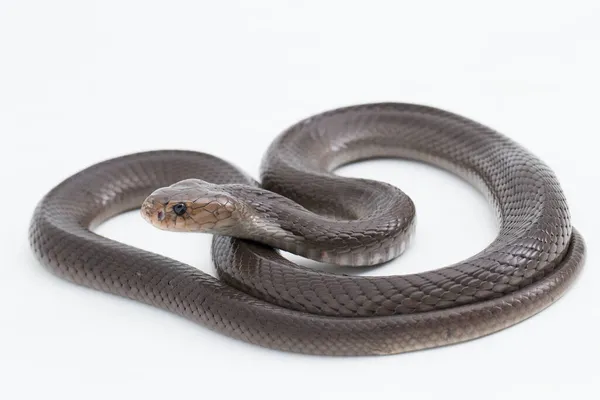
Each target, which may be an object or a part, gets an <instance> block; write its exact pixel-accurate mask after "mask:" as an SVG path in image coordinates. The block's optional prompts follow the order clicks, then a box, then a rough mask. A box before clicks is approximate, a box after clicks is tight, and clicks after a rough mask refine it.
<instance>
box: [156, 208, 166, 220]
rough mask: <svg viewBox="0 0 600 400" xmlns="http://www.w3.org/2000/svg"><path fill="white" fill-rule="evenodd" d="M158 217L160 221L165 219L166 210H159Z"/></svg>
mask: <svg viewBox="0 0 600 400" xmlns="http://www.w3.org/2000/svg"><path fill="white" fill-rule="evenodd" d="M157 218H158V220H159V221H162V220H163V219H165V212H164V211H162V210H161V211H159V212H158V215H157Z"/></svg>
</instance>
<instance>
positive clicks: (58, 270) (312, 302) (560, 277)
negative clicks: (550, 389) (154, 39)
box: [29, 103, 585, 355]
mask: <svg viewBox="0 0 600 400" xmlns="http://www.w3.org/2000/svg"><path fill="white" fill-rule="evenodd" d="M374 157H401V158H408V159H413V160H418V161H423V162H426V163H429V164H432V165H435V166H438V167H441V168H444V169H446V170H449V171H451V172H453V173H455V174H457V175H459V176H461V177H463V178H464V179H466V180H468V181H469V182H471V183H472V184H473V185H475V186H476V187H477V188H478V189H480V190H481V191H482V192H483V193H484V194H485V195H486V196H487V198H488V199H489V201H490V203H491V204H492V205H493V207H494V208H495V210H496V214H497V217H498V221H499V231H498V234H497V236H496V238H495V240H494V241H493V242H492V243H491V244H490V245H488V246H487V247H486V248H485V249H483V250H482V251H480V252H479V253H478V254H476V255H474V256H472V257H470V258H468V259H466V260H464V261H461V262H459V263H456V264H453V265H449V266H445V267H443V268H439V269H436V270H432V271H427V272H423V273H417V274H409V275H398V276H385V277H363V276H348V275H343V274H332V273H326V272H322V271H316V270H311V269H308V268H305V267H302V266H298V265H296V264H294V263H292V262H290V261H288V260H287V259H285V258H284V257H282V256H281V255H280V254H279V253H278V252H277V251H276V250H274V249H273V248H272V247H269V246H265V245H263V244H260V243H258V241H260V238H256V241H254V240H245V239H244V240H243V239H238V238H234V237H228V236H215V237H214V239H213V244H212V256H213V260H214V264H215V267H216V269H217V276H218V278H215V277H213V276H211V275H209V274H206V273H204V272H202V271H200V270H198V269H196V268H194V267H192V266H189V265H186V264H183V263H181V262H178V261H176V260H173V259H170V258H166V257H163V256H161V255H158V254H155V253H151V252H147V251H144V250H141V249H138V248H134V247H132V246H128V245H125V244H123V243H120V242H116V241H113V240H111V239H108V238H105V237H102V236H100V235H97V234H96V233H94V232H93V229H94V228H95V227H96V226H97V225H98V224H100V223H102V222H103V221H105V220H107V219H108V218H110V217H112V216H114V215H117V214H120V213H122V212H125V211H128V210H132V209H136V208H139V207H140V205H141V203H142V201H143V200H144V198H145V197H146V196H147V195H148V194H149V193H150V192H152V191H153V190H154V189H156V188H158V187H163V186H168V185H171V184H173V183H175V182H178V181H181V180H184V179H188V178H199V179H203V180H206V181H208V182H212V183H217V184H219V183H242V184H247V185H258V184H257V183H256V182H255V181H254V180H253V179H252V178H250V177H249V176H248V175H246V174H245V173H244V172H243V171H240V170H239V169H237V168H236V167H235V166H233V165H231V164H229V163H228V162H226V161H223V160H221V159H219V158H216V157H214V156H211V155H208V154H204V153H197V152H190V151H178V150H161V151H152V152H145V153H137V154H131V155H127V156H123V157H118V158H115V159H111V160H108V161H104V162H101V163H99V164H96V165H93V166H91V167H89V168H87V169H85V170H83V171H81V172H79V173H77V174H75V175H73V176H71V177H69V178H67V179H66V180H65V181H63V182H62V183H60V184H59V185H57V186H56V187H55V188H53V189H52V190H51V191H50V192H49V193H48V194H47V195H46V196H45V197H44V198H43V199H42V200H41V201H40V202H39V204H38V206H37V208H36V210H35V212H34V215H33V218H32V220H31V224H30V230H29V239H30V244H31V247H32V249H33V251H34V253H35V254H36V256H37V258H38V259H39V260H40V261H41V263H42V264H44V265H45V266H47V267H48V268H49V269H50V270H51V271H52V272H54V273H55V274H56V275H58V276H60V277H62V278H64V279H67V280H69V281H72V282H75V283H77V284H81V285H84V286H88V287H91V288H94V289H98V290H102V291H105V292H109V293H113V294H116V295H120V296H124V297H128V298H131V299H134V300H138V301H141V302H143V303H146V304H150V305H153V306H156V307H160V308H162V309H166V310H169V311H171V312H174V313H177V314H179V315H182V316H184V317H186V318H189V319H191V320H194V321H196V322H199V323H201V324H203V325H204V326H207V327H209V328H210V329H213V330H215V331H218V332H220V333H223V334H226V335H228V336H230V337H234V338H237V339H241V340H244V341H246V342H249V343H253V344H256V345H260V346H264V347H268V348H272V349H278V350H284V351H292V352H299V353H306V354H317V355H382V354H396V353H402V352H406V351H413V350H418V349H424V348H431V347H437V346H442V345H448V344H452V343H458V342H463V341H466V340H470V339H474V338H478V337H481V336H484V335H487V334H490V333H493V332H496V331H499V330H501V329H503V328H506V327H508V326H511V325H514V324H516V323H518V322H520V321H522V320H524V319H526V318H528V317H530V316H532V315H534V314H536V313H537V312H539V311H541V310H542V309H544V308H545V307H547V306H549V305H550V304H552V303H553V302H554V301H556V300H557V299H558V298H559V297H560V296H561V295H562V294H563V293H564V292H565V291H566V290H567V289H568V287H569V286H570V285H571V284H572V283H573V281H574V279H575V278H576V276H577V275H578V273H579V271H580V270H581V268H582V266H583V261H584V256H585V245H584V241H583V239H582V237H581V235H580V234H579V233H578V232H577V231H576V230H575V229H574V228H573V226H572V224H571V217H570V213H569V209H568V206H567V203H566V200H565V197H564V193H563V192H562V190H561V188H560V185H559V182H558V180H557V179H556V176H555V175H554V173H553V172H552V171H551V170H550V168H548V166H546V165H545V164H544V163H543V162H542V161H540V160H539V159H538V158H536V157H535V156H534V155H532V154H531V153H529V152H528V151H527V150H526V149H524V148H523V147H521V146H520V145H518V144H517V143H515V142H514V141H512V140H510V139H509V138H507V137H505V136H503V135H502V134H500V133H498V132H495V131H493V130H491V129H490V128H487V127H485V126H483V125H481V124H479V123H476V122H474V121H471V120H469V119H467V118H464V117H461V116H458V115H456V114H453V113H450V112H447V111H443V110H440V109H436V108H432V107H427V106H422V105H414V104H401V103H378V104H364V105H357V106H351V107H345V108H339V109H335V110H331V111H327V112H324V113H321V114H318V115H314V116H312V117H310V118H307V119H305V120H302V121H300V122H299V123H297V124H295V125H293V126H291V127H290V128H288V129H287V130H286V131H285V132H283V133H282V134H280V135H279V136H278V137H277V138H276V140H275V141H274V142H273V143H272V144H271V146H270V147H269V149H268V151H267V153H266V155H265V157H264V159H263V163H262V167H261V186H262V187H263V188H264V189H267V190H270V191H273V192H276V193H278V194H281V195H283V196H285V197H287V198H289V199H292V200H293V201H295V202H297V203H298V204H299V205H301V206H302V207H305V208H306V209H308V210H310V211H313V212H315V213H318V214H323V215H327V216H329V217H331V218H337V219H342V220H343V219H346V220H356V221H359V222H360V223H359V224H358V225H356V224H354V225H352V226H353V229H354V230H352V231H344V232H336V231H335V229H334V228H332V227H326V228H329V229H328V230H327V232H330V233H331V232H333V234H331V235H329V236H330V237H321V236H318V235H316V234H315V235H313V236H314V237H312V238H308V239H311V240H312V241H315V240H322V241H325V240H332V241H336V240H337V239H336V237H337V236H336V234H337V235H338V236H339V237H344V238H346V239H347V240H349V241H350V242H349V243H353V244H352V245H348V251H347V254H348V256H347V257H348V258H349V259H350V258H354V259H355V258H357V257H358V258H360V257H365V256H364V254H369V256H368V257H375V255H376V254H377V243H376V242H377V241H373V240H372V237H370V235H372V234H376V235H380V236H381V235H382V229H383V231H385V229H386V228H385V227H386V226H390V221H389V220H386V219H385V218H388V217H385V216H386V215H388V216H389V215H390V214H389V212H390V210H389V208H390V207H391V205H392V204H397V200H395V199H394V198H392V197H393V196H392V193H393V191H390V190H389V185H386V184H384V183H381V182H374V181H368V180H363V179H352V178H345V177H339V176H336V175H334V174H333V171H334V170H335V169H336V168H337V167H339V166H341V165H344V164H347V163H351V162H354V161H357V160H365V159H370V158H374ZM265 201H268V199H267V200H265ZM442 201H443V200H442ZM386 207H387V208H386ZM367 208H368V210H373V208H375V209H377V210H384V211H386V210H387V212H388V213H387V214H386V213H385V212H382V213H375V214H373V213H372V212H371V211H368V210H367ZM395 212H396V211H394V210H392V214H393V213H395ZM309 222H311V223H310V224H306V225H307V226H304V227H303V231H305V232H307V235H308V236H310V232H313V231H314V232H318V231H319V229H321V228H317V226H316V224H317V221H314V224H315V225H314V226H315V227H314V229H313V224H312V221H309ZM281 224H282V225H286V224H287V225H290V224H292V225H293V222H290V221H281ZM361 224H362V225H361ZM386 224H387V225H386ZM381 227H384V228H381ZM359 228H360V229H359ZM378 229H379V230H378ZM459 229H460V228H459V227H457V231H458V230H459ZM389 232H390V235H391V234H393V233H394V232H397V230H394V229H392V228H390V229H389ZM384 233H385V232H384ZM407 237H409V235H407ZM348 238H349V239H348ZM381 238H382V240H385V235H383V236H381ZM311 240H307V243H310V241H311ZM378 240H379V239H378ZM399 243H400V246H401V248H398V249H396V250H395V253H397V254H399V253H401V251H402V250H403V248H404V247H405V246H406V243H405V242H404V241H400V242H399ZM302 250H303V252H304V253H305V254H306V253H310V250H311V249H310V248H306V249H302ZM361 254H363V255H361ZM397 254H392V255H391V256H392V257H394V256H396V255H397ZM334 261H336V260H334ZM337 261H340V260H337ZM341 261H342V262H343V261H344V260H343V259H342V260H341Z"/></svg>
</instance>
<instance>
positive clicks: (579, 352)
mask: <svg viewBox="0 0 600 400" xmlns="http://www.w3.org/2000/svg"><path fill="white" fill-rule="evenodd" d="M220 3H223V4H221V5H219V4H220ZM224 3H227V5H225V4H224ZM599 21H600V2H598V1H597V0H592V1H574V0H573V1H560V2H559V1H549V0H546V1H502V2H483V1H457V0H453V1H435V2H434V1H414V0H413V1H390V2H380V1H369V2H367V1H365V2H360V5H359V4H358V2H356V3H355V2H351V1H339V2H337V1H335V2H334V1H315V2H308V1H305V2H300V1H296V2H292V1H271V2H267V1H256V0H254V1H247V2H243V1H236V2H217V1H210V2H209V1H206V2H201V1H171V2H167V1H123V0H119V1H107V0H102V1H52V2H50V1H24V0H18V1H17V0H15V1H11V0H2V1H1V2H0V135H1V137H2V146H1V149H2V156H1V158H0V162H1V163H2V168H0V174H1V178H2V179H1V189H0V191H1V193H0V194H1V196H0V199H1V203H0V204H2V216H1V218H0V221H1V225H2V229H1V233H2V238H1V242H0V243H1V246H2V252H1V256H2V261H1V262H0V269H1V271H0V272H1V277H0V397H1V398H3V399H21V398H23V399H25V398H42V397H43V398H61V399H81V398H110V399H121V398H123V399H125V398H127V399H135V398H168V399H175V398H211V399H214V398H219V399H222V398H255V397H256V398H261V399H264V398H282V399H296V398H302V399H307V398H308V399H313V398H327V399H331V398H343V399H352V398H377V397H380V396H381V397H382V398H389V396H394V397H397V398H409V397H408V396H410V395H411V394H412V395H415V394H418V396H417V397H413V398H418V399H428V398H447V399H454V398H461V399H468V398H477V399H505V398H510V399H522V398H523V399H532V398H544V399H559V398H560V399H563V398H573V399H597V398H600V397H599V396H600V389H599V388H598V386H599V385H600V383H599V382H598V379H599V378H600V368H599V366H598V365H599V364H598V363H599V357H600V344H599V341H600V329H599V324H600V322H599V321H600V304H599V302H598V300H597V299H598V289H597V288H598V287H600V274H599V273H598V265H597V264H598V261H599V260H598V257H597V252H596V246H597V243H598V225H599V224H598V223H599V222H600V221H599V217H598V215H599V213H598V211H597V210H598V207H599V206H600V204H599V202H598V194H599V193H598V184H599V180H598V178H600V172H599V171H600V167H599V165H598V164H599V161H600V160H599V158H598V154H599V151H598V147H597V146H598V144H597V143H598V142H597V140H596V139H597V136H598V134H599V128H600V122H599V116H600V102H599V97H598V93H600V80H599V78H598V77H599V75H600V24H599ZM374 101H399V102H415V103H423V104H428V105H433V106H437V107H441V108H445V109H448V110H450V111H454V112H457V113H460V114H463V115H465V116H468V117H470V118H473V119H476V120H478V121H480V122H483V123H485V124H486V125H489V126H492V127H494V128H496V129H498V130H499V131H501V132H503V133H505V134H507V135H509V136H510V137H512V138H514V139H515V140H517V141H518V142H520V143H522V144H523V145H525V146H526V147H527V148H529V149H530V150H531V151H533V152H534V153H535V154H537V155H538V156H539V157H540V158H542V159H543V160H544V161H546V162H547V163H548V164H549V165H550V166H551V167H552V168H553V169H554V171H555V172H556V174H557V175H558V177H559V179H560V181H561V183H562V185H563V189H564V190H565V192H566V195H567V199H568V201H569V204H570V207H571V210H572V215H573V219H574V224H575V226H576V227H577V228H578V229H580V231H582V233H583V234H584V236H585V238H586V240H587V243H588V250H589V253H588V259H587V263H586V267H585V269H584V272H583V274H582V275H581V276H580V278H579V280H578V281H577V283H576V285H575V286H574V287H573V288H572V290H571V291H569V292H568V294H567V295H566V296H565V297H564V298H563V299H561V300H560V301H559V302H558V303H556V304H555V305H553V306H552V307H550V308H549V309H547V310H546V311H544V312H542V313H541V314H539V315H538V316H536V317H534V318H531V319H530V320H528V321H526V322H524V323H522V324H519V325H517V326H515V327H512V328H510V329H507V330H504V331H502V332H500V333H497V334H494V335H491V336H489V337H486V338H483V339H479V340H476V341H472V342H469V343H465V344H460V345H455V346H450V347H446V348H438V349H433V350H429V351H421V352H415V353H410V354H404V355H397V356H389V357H367V358H350V359H347V358H346V359H345V358H326V357H314V356H300V355H295V354H287V353H281V352H277V351H272V350H267V349H263V348H259V347H256V346H252V345H248V344H246V343H243V342H239V341H236V340H233V339H229V338H227V337H224V336H222V335H220V334H217V333H214V332H212V331H209V330H207V329H205V328H203V327H201V326H199V325H196V324H194V323H191V322H189V321H187V320H185V319H182V318H180V317H177V316H174V315H172V314H169V313H167V312H164V311H161V310H158V309H155V308H152V307H149V306H145V305H142V304H139V303H136V302H134V301H131V300H126V299H121V298H118V297H115V296H111V295H107V294H104V293H100V292H96V291H93V290H90V289H86V288H82V287H78V286H75V285H73V284H70V283H68V282H65V281H63V280H60V279H59V278H57V277H55V276H54V275H52V274H50V273H49V272H47V271H46V270H45V269H44V268H43V267H41V266H40V265H39V264H38V263H37V262H36V261H35V259H34V258H33V256H32V255H31V253H30V250H29V247H28V243H27V225H28V222H29V218H30V216H31V213H32V211H33V208H34V206H35V203H36V202H37V201H38V200H39V199H40V198H41V197H42V196H43V195H44V194H45V193H46V192H47V191H48V190H49V189H51V188H52V187H53V186H54V185H55V184H57V183H58V182H59V181H61V180H62V179H64V178H66V177H67V176H69V175H71V174H72V173H75V172H76V171H78V170H80V169H82V168H84V167H86V166H88V165H90V164H92V163H94V162H97V161H101V160H104V159H107V158H111V157H115V156H118V155H122V154H125V153H130V152H136V151H141V150H149V149H160V148H186V149H193V150H199V151H204V152H208V153H212V154H215V155H217V156H220V157H224V158H226V159H228V160H230V161H233V162H234V163H236V164H237V165H239V166H240V167H242V168H243V169H245V170H246V171H248V172H249V173H251V174H252V175H253V176H254V177H257V173H258V165H259V162H260V159H261V156H262V154H263V152H264V151H265V149H266V148H267V146H268V144H269V143H270V142H271V141H272V140H273V139H274V137H275V136H276V135H277V134H278V133H279V132H281V131H282V130H283V129H285V128H286V127H287V126H289V125H290V124H292V123H294V122H296V121H298V120H299V119H301V118H304V117H307V116H309V115H311V114H314V113H317V112H321V111H324V110H327V109H330V108H335V107H340V106H344V105H349V104H356V103H364V102H374ZM340 173H341V174H344V175H347V176H359V177H369V178H373V179H380V180H384V181H387V182H390V183H392V184H394V185H397V186H399V187H401V188H403V189H404V190H405V191H406V192H407V193H408V194H409V195H411V196H412V197H413V199H414V201H415V202H416V204H417V210H418V215H419V226H418V231H417V240H416V241H415V242H414V244H413V246H412V247H411V248H410V249H409V250H408V251H407V253H406V254H405V255H404V256H403V257H401V258H400V259H398V260H396V261H395V262H393V263H392V264H391V265H389V266H386V267H384V268H382V269H380V270H376V271H372V272H369V274H402V273H406V272H414V271H424V270H428V269H432V268H435V267H440V266H442V265H445V264H448V263H451V262H455V261H459V260H460V259H462V258H464V257H467V256H469V255H471V254H474V253H475V252H477V251H479V250H480V249H481V248H483V246H485V245H486V244H487V243H488V242H489V241H490V240H491V239H492V238H493V237H494V233H495V229H496V228H495V221H494V217H493V212H492V210H491V208H490V207H489V206H488V205H487V204H486V202H485V200H484V199H483V197H482V196H480V195H479V193H478V192H476V191H475V190H474V189H472V188H471V187H469V186H468V185H467V184H465V183H464V182H462V181H460V180H458V179H457V178H454V177H453V176H451V175H449V174H447V173H444V172H441V171H437V170H434V169H433V168H429V167H427V166H423V165H418V164H415V163H410V162H403V161H372V162H366V163H361V164H357V165H353V166H350V167H346V168H344V169H343V170H341V171H340ZM457 226H458V227H460V228H461V229H459V230H458V232H456V231H455V229H456V227H457ZM98 232H99V233H101V234H103V235H106V236H108V237H111V238H114V239H117V240H121V241H123V242H126V243H129V244H132V245H135V246H138V247H142V248H144V249H147V250H151V251H155V252H158V253H161V254H165V255H168V256H171V257H174V258H177V259H179V260H182V261H185V262H188V263H191V264H192V265H194V266H197V267H198V268H200V269H202V270H204V271H206V272H209V273H213V269H212V265H211V261H210V256H209V244H210V236H207V235H206V236H203V235H194V234H174V233H168V232H161V231H158V230H156V229H154V228H152V227H151V226H150V225H148V224H146V223H145V222H143V221H142V219H141V217H140V216H139V214H137V213H129V214H128V215H125V216H122V217H118V218H116V219H114V220H111V221H109V222H107V223H106V224H104V225H103V226H101V227H100V228H99V229H98ZM453 232H455V233H453ZM294 259H297V258H294ZM302 262H303V263H305V264H307V265H310V263H309V262H306V261H302ZM184 396H185V397H184ZM192 396H193V397H192ZM374 396H376V397H374ZM385 396H387V397H385Z"/></svg>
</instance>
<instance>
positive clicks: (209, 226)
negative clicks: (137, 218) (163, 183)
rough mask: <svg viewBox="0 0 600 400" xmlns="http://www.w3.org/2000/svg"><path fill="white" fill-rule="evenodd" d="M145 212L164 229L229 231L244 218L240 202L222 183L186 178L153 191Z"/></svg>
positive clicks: (207, 231)
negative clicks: (224, 189) (222, 187)
mask: <svg viewBox="0 0 600 400" xmlns="http://www.w3.org/2000/svg"><path fill="white" fill-rule="evenodd" d="M141 214H142V217H143V218H144V219H145V220H146V221H148V222H149V223H151V224H152V225H153V226H155V227H157V228H159V229H163V230H168V231H176V232H206V233H214V234H227V233H229V231H230V230H231V228H232V227H233V226H235V225H236V224H237V221H238V220H239V218H240V205H239V204H238V202H237V201H236V199H235V198H234V197H233V196H231V194H229V193H227V192H225V191H223V190H222V189H221V188H220V186H219V185H216V184H213V183H209V182H206V181H203V180H200V179H186V180H183V181H180V182H177V183H175V184H174V185H171V186H168V187H164V188H160V189H157V190H155V191H154V192H152V194H150V196H148V197H147V198H146V200H144V203H143V204H142V208H141Z"/></svg>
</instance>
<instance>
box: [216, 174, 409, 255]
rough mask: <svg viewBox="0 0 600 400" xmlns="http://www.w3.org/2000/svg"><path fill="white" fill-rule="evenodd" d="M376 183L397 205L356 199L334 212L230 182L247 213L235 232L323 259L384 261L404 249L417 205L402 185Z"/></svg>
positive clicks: (244, 212)
mask: <svg viewBox="0 0 600 400" xmlns="http://www.w3.org/2000/svg"><path fill="white" fill-rule="evenodd" d="M373 184H375V186H377V187H373V188H372V190H373V192H374V193H377V194H378V195H379V196H384V197H386V198H388V199H389V198H390V196H389V194H390V192H394V195H395V197H394V198H395V201H396V202H397V203H398V204H397V206H396V207H392V208H391V211H390V209H388V210H387V211H386V212H382V211H381V210H382V209H381V208H380V207H377V206H376V204H377V203H376V202H369V203H365V202H364V201H362V200H361V199H355V202H354V204H356V205H358V204H360V206H355V207H353V208H352V209H351V210H350V209H346V210H340V209H338V210H337V213H335V212H331V210H329V209H327V208H321V209H319V207H318V206H317V207H315V209H313V210H311V209H307V208H305V207H303V206H302V205H301V204H298V203H296V202H294V201H293V200H291V199H290V198H288V197H284V196H282V195H279V194H277V193H274V192H271V191H268V190H265V189H261V188H254V187H248V186H241V185H231V186H230V187H229V188H228V191H229V192H230V193H231V194H232V195H234V196H236V197H238V198H240V197H242V196H243V198H244V203H243V204H244V206H243V211H242V213H243V214H244V218H242V219H241V221H240V224H239V226H238V227H237V228H236V232H235V233H233V234H232V236H237V237H243V238H245V239H250V240H254V241H257V242H260V243H263V244H266V245H269V246H272V247H275V248H278V249H281V250H284V251H288V252H290V253H293V254H297V255H300V256H302V257H306V258H309V259H312V260H315V261H320V262H326V263H332V264H338V265H345V266H370V265H376V264H380V263H384V262H386V261H389V260H391V259H393V258H396V257H398V256H399V255H401V254H402V253H403V252H404V250H405V249H406V247H407V245H408V243H409V241H410V239H411V237H412V234H413V232H414V227H415V214H414V205H413V204H412V202H411V201H410V199H409V198H408V197H407V196H406V195H404V194H403V193H402V192H400V191H399V190H398V189H396V188H394V187H392V186H390V185H387V184H381V183H379V182H373ZM324 196H326V195H324ZM347 200H348V199H347ZM361 201H362V202H361ZM312 203H313V204H315V202H314V201H313V202H312ZM346 204H353V202H352V201H346Z"/></svg>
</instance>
